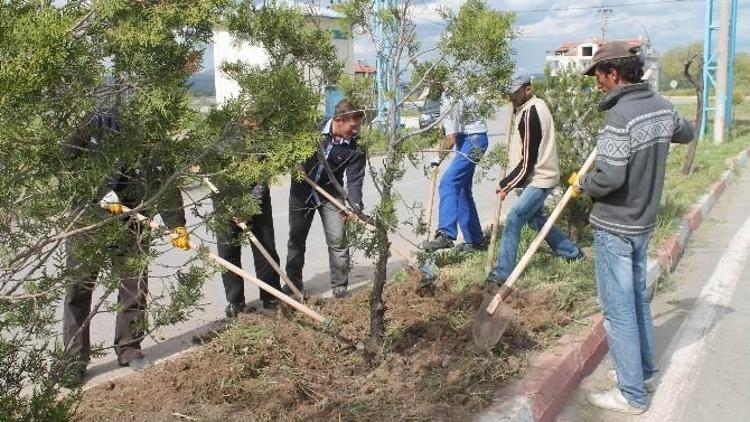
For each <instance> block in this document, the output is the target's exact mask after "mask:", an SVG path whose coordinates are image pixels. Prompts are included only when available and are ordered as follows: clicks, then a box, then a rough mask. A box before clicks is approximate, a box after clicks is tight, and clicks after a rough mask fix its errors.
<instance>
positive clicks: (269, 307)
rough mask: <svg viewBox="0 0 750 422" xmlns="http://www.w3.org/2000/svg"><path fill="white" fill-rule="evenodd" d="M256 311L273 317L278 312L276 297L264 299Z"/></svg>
mask: <svg viewBox="0 0 750 422" xmlns="http://www.w3.org/2000/svg"><path fill="white" fill-rule="evenodd" d="M256 311H257V312H258V313H259V314H261V315H264V316H267V317H270V318H273V317H275V316H276V314H278V312H279V301H278V300H276V299H269V300H264V301H263V305H262V306H261V307H260V308H258V309H256Z"/></svg>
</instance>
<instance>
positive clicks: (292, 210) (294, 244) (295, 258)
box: [285, 99, 366, 298]
mask: <svg viewBox="0 0 750 422" xmlns="http://www.w3.org/2000/svg"><path fill="white" fill-rule="evenodd" d="M362 117H363V112H362V111H361V110H355V109H354V106H353V105H352V103H351V102H349V100H347V99H343V100H341V101H339V103H338V104H337V105H336V109H335V113H334V116H333V118H331V119H329V120H326V121H325V122H324V123H323V124H322V140H321V142H320V145H319V150H320V151H319V154H316V155H314V156H312V157H310V158H309V159H308V160H307V161H306V162H305V164H304V171H305V174H306V175H307V176H308V177H309V178H310V179H312V180H313V181H315V182H316V183H317V184H318V185H320V187H322V188H323V189H325V190H326V191H327V192H328V193H330V194H331V195H332V196H334V197H335V198H337V199H339V200H340V201H341V202H344V199H347V202H348V203H349V205H350V206H351V208H352V209H353V210H354V212H355V213H358V214H361V212H362V208H363V205H362V183H363V182H364V178H365V166H366V154H365V151H364V150H362V149H360V148H359V146H358V144H357V135H358V133H359V127H360V124H361V122H362ZM321 155H323V156H324V157H325V159H326V162H327V163H328V167H329V168H328V169H326V168H325V167H326V166H325V165H324V164H323V163H322V162H321V161H320V156H321ZM331 175H333V178H331V177H330V176H331ZM344 176H346V192H343V188H342V186H343V185H344ZM345 197H346V198H345ZM316 210H317V211H318V212H319V213H320V218H321V221H322V223H323V231H324V233H325V237H326V244H327V245H328V262H329V265H330V273H331V276H330V277H331V288H332V289H333V296H334V297H336V298H344V297H347V296H348V295H349V292H348V290H347V286H348V285H349V266H350V257H349V245H348V244H347V240H346V233H345V225H344V216H343V213H342V212H341V210H339V209H338V208H337V207H336V206H335V205H333V204H332V203H330V202H329V201H328V200H327V199H326V198H325V197H324V196H323V195H320V194H319V193H318V192H316V191H315V190H314V189H312V187H311V186H310V185H309V184H307V183H306V182H305V181H304V180H302V181H297V180H294V179H293V180H292V185H291V189H290V193H289V243H288V248H289V250H288V254H287V261H286V272H287V275H288V276H289V278H290V279H291V280H292V282H293V283H294V284H295V286H297V287H298V288H299V289H300V290H302V287H303V286H302V267H303V266H304V265H305V249H306V242H307V234H308V233H309V231H310V226H311V225H312V221H313V217H314V216H315V211H316ZM285 289H286V287H285Z"/></svg>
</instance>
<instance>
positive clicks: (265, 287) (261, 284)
mask: <svg viewBox="0 0 750 422" xmlns="http://www.w3.org/2000/svg"><path fill="white" fill-rule="evenodd" d="M102 208H105V209H106V208H107V207H106V205H102ZM122 211H123V212H124V213H125V212H129V211H130V209H129V208H127V207H125V206H123V207H122ZM134 217H135V218H136V219H137V220H138V221H141V222H142V221H146V220H149V225H150V226H151V227H152V228H158V227H159V224H158V223H156V222H155V221H154V220H151V219H149V218H148V217H146V216H144V215H143V214H135V215H134ZM171 236H172V237H176V235H175V234H174V233H172V234H171ZM190 248H191V249H196V248H197V246H196V245H195V244H193V243H192V242H191V243H190ZM207 256H208V258H209V259H211V260H212V261H214V262H216V263H217V264H219V265H221V266H222V267H224V268H226V269H228V270H229V271H231V272H233V273H235V274H237V275H238V276H240V277H242V278H243V279H245V280H247V281H249V282H251V283H253V284H255V285H256V286H258V288H260V289H263V290H265V291H267V292H268V293H270V294H271V295H273V296H274V297H276V298H277V299H279V300H281V301H282V302H284V303H286V304H287V305H289V306H291V307H292V308H294V309H296V310H298V311H300V312H302V313H303V314H305V315H307V316H308V317H310V318H312V319H313V320H315V321H316V322H318V323H319V324H321V326H322V327H323V329H324V330H325V329H327V328H328V327H329V326H330V325H331V320H330V319H328V318H325V317H323V316H322V315H320V314H319V313H317V312H315V311H314V310H312V309H310V308H309V307H307V306H305V305H303V304H302V303H299V302H297V301H296V300H294V299H292V298H291V297H289V296H287V295H285V294H284V293H282V292H281V291H279V290H277V289H275V288H273V287H271V286H270V285H268V284H266V283H265V282H264V281H262V280H259V279H258V278H256V277H253V276H252V275H250V274H249V273H248V272H246V271H244V270H242V268H240V267H238V266H236V265H234V264H232V263H231V262H229V261H227V260H225V259H224V258H221V257H220V256H218V255H216V254H214V253H211V252H209V253H208V254H207Z"/></svg>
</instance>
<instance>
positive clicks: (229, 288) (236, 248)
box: [214, 183, 281, 318]
mask: <svg viewBox="0 0 750 422" xmlns="http://www.w3.org/2000/svg"><path fill="white" fill-rule="evenodd" d="M222 192H223V190H222ZM252 196H253V199H254V200H256V201H257V202H258V206H259V207H260V213H259V214H257V215H254V216H252V217H251V218H250V219H248V220H246V221H244V223H245V224H246V225H247V226H248V229H249V230H250V231H251V232H252V234H253V235H254V236H255V237H256V238H257V239H258V242H260V244H261V246H263V248H265V249H266V251H268V254H269V255H271V258H273V260H274V261H276V263H277V264H278V263H279V255H278V254H277V253H276V239H275V237H274V230H273V211H272V209H271V189H270V188H269V187H268V185H267V184H266V183H258V184H256V185H255V186H254V187H253V191H252ZM224 197H225V194H224V193H219V194H216V195H215V196H214V204H215V206H216V207H217V208H221V207H222V205H221V204H222V201H223V198H224ZM241 237H242V230H241V229H240V228H239V227H238V226H237V223H236V222H235V221H225V224H224V227H221V228H219V230H217V231H216V241H217V245H216V246H217V250H218V252H219V256H221V257H222V258H224V259H226V260H227V261H229V262H231V263H232V264H234V265H236V266H238V267H240V268H242V243H241V241H240V240H241ZM252 251H253V264H254V265H255V274H256V275H257V277H258V278H259V279H260V280H262V281H264V282H266V283H267V284H269V285H270V286H271V287H274V288H276V289H280V288H281V284H280V283H279V275H278V274H277V273H276V271H275V270H274V269H273V267H272V266H271V263H270V262H268V261H267V260H266V258H265V257H264V256H263V254H262V253H261V252H260V250H258V248H256V247H255V245H252ZM221 278H222V281H223V282H224V292H225V294H226V297H227V302H228V304H227V308H226V310H225V312H226V315H227V318H234V317H236V316H237V315H238V314H239V313H241V312H243V311H244V310H245V285H244V280H242V277H240V276H238V275H237V274H235V273H233V272H231V271H225V272H224V273H223V274H222V275H221ZM260 300H261V302H262V303H263V311H265V312H266V313H267V314H269V315H270V314H273V313H274V312H275V310H276V308H277V306H278V301H277V300H276V299H275V298H274V296H273V295H271V294H270V293H268V292H267V291H265V290H263V289H260Z"/></svg>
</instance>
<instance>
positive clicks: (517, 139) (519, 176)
mask: <svg viewBox="0 0 750 422" xmlns="http://www.w3.org/2000/svg"><path fill="white" fill-rule="evenodd" d="M508 92H509V93H510V95H509V97H510V101H511V103H512V104H513V108H514V117H513V118H514V121H515V125H514V127H513V128H512V130H513V132H512V134H511V137H510V142H509V144H508V160H509V164H510V166H509V173H508V175H507V176H506V177H505V178H504V179H503V180H501V181H500V183H499V185H498V186H497V189H496V191H497V193H498V195H500V196H501V197H502V198H503V199H505V196H506V195H508V193H510V192H511V191H512V190H514V189H523V192H522V193H521V195H520V196H519V198H518V201H517V202H516V204H515V205H514V206H513V208H512V209H511V210H510V212H508V215H507V216H506V219H505V229H504V230H503V236H502V238H501V240H500V248H499V249H498V252H497V263H496V265H495V267H494V268H493V269H492V271H490V273H489V274H488V275H487V279H486V280H485V282H486V283H487V284H489V285H499V284H503V283H504V282H505V280H506V279H507V278H508V276H510V273H511V272H512V271H513V269H514V268H515V266H516V261H517V260H518V245H519V243H520V242H521V229H523V226H524V225H526V224H528V225H529V226H530V227H531V228H533V229H534V230H540V229H541V228H542V227H543V226H544V224H545V223H546V222H547V217H545V215H544V202H545V200H546V199H547V196H548V195H549V194H550V192H552V190H553V189H554V188H555V187H556V186H557V185H558V184H559V183H560V165H559V162H558V158H557V144H556V141H555V123H554V121H553V120H552V113H550V111H549V108H548V107H547V104H546V103H545V102H544V100H542V99H541V98H538V97H536V96H535V95H534V90H533V88H532V86H531V76H530V75H529V74H528V73H526V72H524V71H522V70H519V71H516V73H515V74H514V75H513V78H512V79H511V84H510V88H509V90H508ZM545 240H546V241H547V244H548V245H549V246H550V248H551V249H552V251H553V252H555V254H557V255H558V256H560V257H562V258H563V259H566V260H568V261H572V260H577V259H581V258H583V253H582V252H581V250H580V249H579V248H578V247H577V246H576V245H575V244H574V243H573V242H571V241H570V239H568V238H567V237H566V236H565V235H564V234H563V233H562V232H561V231H560V230H559V229H558V228H557V227H552V230H550V232H549V234H548V235H547V237H546V239H545Z"/></svg>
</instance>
